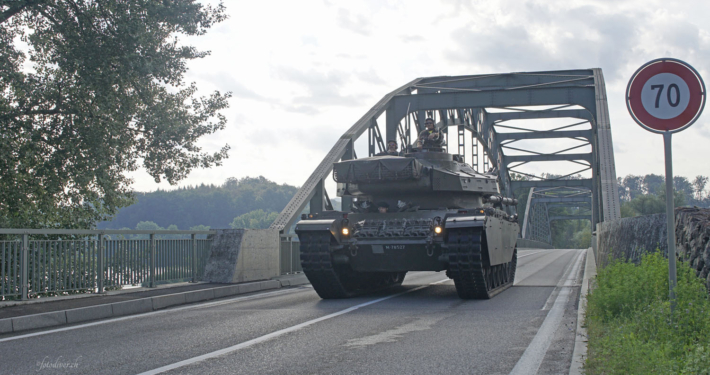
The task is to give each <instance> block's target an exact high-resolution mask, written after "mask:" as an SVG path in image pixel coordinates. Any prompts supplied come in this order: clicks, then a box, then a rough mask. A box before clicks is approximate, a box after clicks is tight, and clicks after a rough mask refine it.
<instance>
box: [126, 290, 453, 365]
mask: <svg viewBox="0 0 710 375" xmlns="http://www.w3.org/2000/svg"><path fill="white" fill-rule="evenodd" d="M445 281H449V279H444V280H440V281H437V282H434V283H431V284H429V285H422V286H420V287H417V288H414V289H410V290H407V291H404V292H400V293H397V294H393V295H391V296H387V297H382V298H378V299H376V300H372V301H369V302H365V303H361V304H359V305H355V306H352V307H349V308H347V309H345V310H340V311H338V312H335V313H332V314H328V315H326V316H322V317H320V318H316V319H313V320H309V321H307V322H303V323H301V324H296V325H295V326H291V327H288V328H284V329H281V330H278V331H276V332H271V333H269V334H266V335H263V336H259V337H257V338H254V339H251V340H248V341H244V342H243V343H240V344H237V345H233V346H230V347H228V348H224V349H220V350H216V351H214V352H211V353H207V354H203V355H200V356H197V357H192V358H189V359H186V360H184V361H180V362H175V363H173V364H170V365H167V366H163V367H158V368H156V369H153V370H150V371H146V372H142V373H140V374H138V375H154V374H160V373H163V372H166V371H170V370H174V369H176V368H180V367H184V366H188V365H191V364H194V363H197V362H202V361H204V360H206V359H211V358H215V357H219V356H222V355H225V354H229V353H232V352H235V351H237V350H241V349H244V348H248V347H250V346H253V345H256V344H259V343H262V342H264V341H268V340H271V339H273V338H276V337H279V336H282V335H285V334H287V333H290V332H295V331H298V330H299V329H301V328H305V327H308V326H310V325H313V324H316V323H319V322H322V321H324V320H328V319H332V318H335V317H337V316H340V315H343V314H347V313H349V312H352V311H355V310H357V309H360V308H362V307H365V306H370V305H374V304H376V303H378V302H382V301H385V300H388V299H391V298H394V297H399V296H401V295H403V294H407V293H411V292H414V291H417V290H420V289H424V288H426V287H428V286H430V285H435V284H440V283H443V282H445Z"/></svg>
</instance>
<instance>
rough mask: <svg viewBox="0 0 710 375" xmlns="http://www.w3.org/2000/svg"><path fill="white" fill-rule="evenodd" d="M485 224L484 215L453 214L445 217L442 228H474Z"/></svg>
mask: <svg viewBox="0 0 710 375" xmlns="http://www.w3.org/2000/svg"><path fill="white" fill-rule="evenodd" d="M485 224H486V216H485V215H480V216H475V215H474V216H454V217H448V218H446V224H444V228H446V229H453V228H476V227H482V226H484V225H485Z"/></svg>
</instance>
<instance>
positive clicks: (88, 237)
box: [0, 229, 215, 299]
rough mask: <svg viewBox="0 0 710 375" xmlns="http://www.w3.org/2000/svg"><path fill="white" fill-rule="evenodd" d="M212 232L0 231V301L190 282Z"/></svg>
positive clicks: (196, 274) (199, 268) (199, 269)
mask: <svg viewBox="0 0 710 375" xmlns="http://www.w3.org/2000/svg"><path fill="white" fill-rule="evenodd" d="M214 233H215V232H214V231H139V230H103V231H98V230H40V229H33V230H30V229H0V235H4V236H3V237H7V238H5V239H2V240H0V299H9V298H13V299H16V298H20V299H28V298H30V297H36V296H41V295H55V294H61V293H80V292H98V293H102V292H103V291H105V290H106V289H120V288H121V287H123V286H127V285H142V286H149V287H154V286H156V285H157V284H159V283H168V282H178V281H193V282H195V281H197V280H200V279H201V278H202V275H203V273H204V269H205V264H206V262H207V257H208V256H209V250H210V245H211V242H212V240H211V239H205V238H198V236H200V237H205V236H204V235H209V234H214Z"/></svg>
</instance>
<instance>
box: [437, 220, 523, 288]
mask: <svg viewBox="0 0 710 375" xmlns="http://www.w3.org/2000/svg"><path fill="white" fill-rule="evenodd" d="M447 245H448V248H449V269H448V270H447V271H446V275H447V276H448V277H450V278H452V279H454V284H455V285H456V293H457V294H458V295H459V297H460V298H462V299H489V298H492V297H493V296H495V295H496V294H498V293H500V292H502V291H504V290H506V289H508V288H509V287H511V286H512V285H513V281H514V280H515V270H516V268H517V264H518V251H517V249H516V250H514V251H513V258H512V259H511V261H510V262H508V263H504V264H499V265H496V266H489V265H486V263H487V262H486V259H484V252H483V246H484V243H483V228H460V229H451V230H449V231H448V240H447Z"/></svg>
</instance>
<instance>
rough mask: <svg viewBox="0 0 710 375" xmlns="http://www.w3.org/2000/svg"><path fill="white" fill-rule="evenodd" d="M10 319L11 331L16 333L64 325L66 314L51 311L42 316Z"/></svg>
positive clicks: (35, 315)
mask: <svg viewBox="0 0 710 375" xmlns="http://www.w3.org/2000/svg"><path fill="white" fill-rule="evenodd" d="M11 319H12V330H13V331H14V332H17V331H26V330H30V329H37V328H45V327H52V326H58V325H61V324H66V323H67V314H66V312H65V311H53V312H48V313H44V314H34V315H26V316H18V317H16V318H11Z"/></svg>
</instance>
